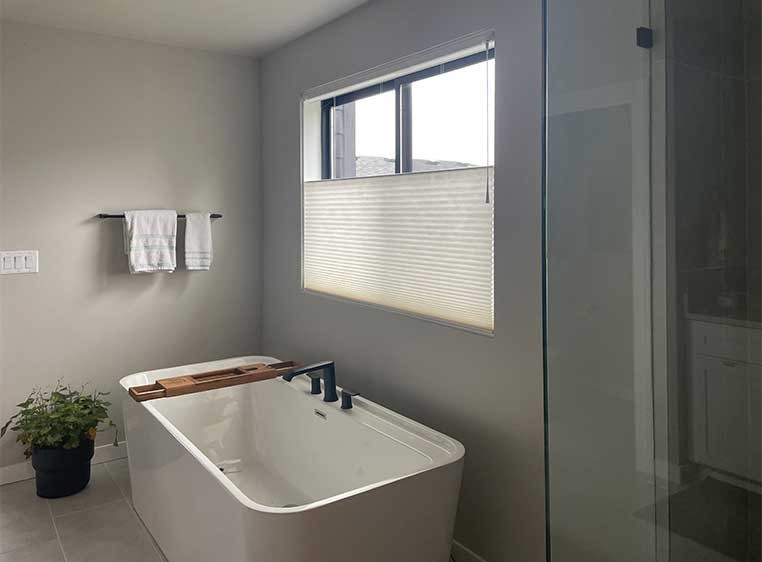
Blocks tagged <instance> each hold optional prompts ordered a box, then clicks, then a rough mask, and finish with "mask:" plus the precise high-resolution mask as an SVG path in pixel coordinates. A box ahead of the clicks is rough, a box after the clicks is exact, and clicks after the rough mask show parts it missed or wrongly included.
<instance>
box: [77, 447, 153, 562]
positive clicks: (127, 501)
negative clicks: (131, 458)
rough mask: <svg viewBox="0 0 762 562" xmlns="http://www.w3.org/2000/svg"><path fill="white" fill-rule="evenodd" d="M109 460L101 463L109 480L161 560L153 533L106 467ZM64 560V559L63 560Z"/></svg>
mask: <svg viewBox="0 0 762 562" xmlns="http://www.w3.org/2000/svg"><path fill="white" fill-rule="evenodd" d="M110 462H113V461H109V462H106V463H103V466H104V468H105V469H106V473H107V474H108V476H109V478H111V481H112V482H113V483H114V484H115V485H116V487H117V488H118V489H119V493H120V494H121V496H122V499H123V500H124V502H125V503H126V504H127V507H129V508H130V512H131V513H132V516H133V517H134V518H135V521H137V523H138V526H139V527H140V529H141V530H142V531H143V532H145V533H146V534H147V535H148V540H149V541H150V542H151V546H152V547H153V550H154V553H155V554H156V556H158V562H161V561H162V560H164V559H166V556H164V553H163V552H161V551H160V549H159V545H158V543H157V542H156V539H155V538H153V535H152V534H151V532H150V531H149V530H148V528H147V527H146V526H145V523H143V520H142V519H141V518H140V516H139V515H138V512H137V511H136V510H135V506H134V505H132V502H131V501H130V500H129V499H128V498H127V496H126V495H125V493H124V490H122V487H121V486H120V485H119V483H118V482H117V481H116V478H114V476H113V475H112V474H111V471H110V470H109V469H108V465H109V463H110ZM128 466H129V465H128ZM64 562H66V561H64Z"/></svg>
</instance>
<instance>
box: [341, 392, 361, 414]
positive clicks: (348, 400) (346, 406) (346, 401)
mask: <svg viewBox="0 0 762 562" xmlns="http://www.w3.org/2000/svg"><path fill="white" fill-rule="evenodd" d="M359 395H360V393H359V392H355V391H354V390H349V389H348V388H342V389H341V409H342V410H351V409H352V397H353V396H359Z"/></svg>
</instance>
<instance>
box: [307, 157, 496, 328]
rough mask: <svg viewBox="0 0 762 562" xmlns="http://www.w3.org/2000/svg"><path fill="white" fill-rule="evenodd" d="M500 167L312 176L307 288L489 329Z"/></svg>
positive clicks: (492, 322) (308, 228) (308, 211)
mask: <svg viewBox="0 0 762 562" xmlns="http://www.w3.org/2000/svg"><path fill="white" fill-rule="evenodd" d="M493 174H494V171H493V168H492V167H473V168H465V169H458V170H446V171H435V172H419V173H414V174H397V175H388V176H377V177H366V178H350V179H339V180H321V181H311V182H305V183H304V205H303V221H304V223H303V254H302V259H303V285H304V288H305V289H306V290H308V291H314V292H318V293H324V294H327V295H332V296H335V297H341V298H346V299H351V300H354V301H359V302H363V303H367V304H371V305H376V306H379V307H384V308H388V309H392V310H396V311H399V312H403V313H407V314H412V315H416V316H421V317H425V318H429V319H432V320H435V321H440V322H445V323H448V324H454V325H457V326H461V327H465V328H470V329H474V330H477V331H482V332H486V333H491V332H492V331H493V330H494V319H493V316H494V315H493V305H494V281H493V279H494V276H493V270H494V240H493V221H494V207H493V205H494V203H493V202H494V197H493V196H492V195H493V194H492V193H491V192H492V191H493ZM488 189H489V191H490V194H489V198H487V197H486V195H487V190H488Z"/></svg>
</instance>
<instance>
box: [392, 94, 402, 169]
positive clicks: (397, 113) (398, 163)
mask: <svg viewBox="0 0 762 562" xmlns="http://www.w3.org/2000/svg"><path fill="white" fill-rule="evenodd" d="M401 101H402V100H401V98H400V86H399V84H397V85H396V86H395V88H394V173H395V174H399V173H400V170H401V169H402V152H401V151H400V135H401V134H402V129H401V127H400V123H401V121H402V110H401V106H400V103H401Z"/></svg>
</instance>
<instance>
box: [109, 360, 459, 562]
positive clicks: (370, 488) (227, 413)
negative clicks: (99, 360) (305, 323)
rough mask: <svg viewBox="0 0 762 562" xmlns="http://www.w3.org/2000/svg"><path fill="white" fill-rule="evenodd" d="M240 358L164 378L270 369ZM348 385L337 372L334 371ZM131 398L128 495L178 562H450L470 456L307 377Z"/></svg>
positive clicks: (149, 378)
mask: <svg viewBox="0 0 762 562" xmlns="http://www.w3.org/2000/svg"><path fill="white" fill-rule="evenodd" d="M276 361H277V360H276V359H275V358H272V357H261V356H253V357H239V358H235V359H228V360H224V361H213V362H209V363H200V364H196V365H187V366H183V367H176V368H172V369H163V370H158V371H150V372H146V373H138V374H135V375H130V376H128V377H125V378H123V379H122V380H121V381H120V382H121V385H122V386H123V387H124V388H125V390H126V389H127V388H129V387H131V386H136V385H142V384H150V383H152V382H154V381H155V380H156V379H161V378H167V377H173V376H178V375H185V374H191V373H200V372H204V371H213V370H217V369H225V368H229V367H235V366H240V365H248V364H253V363H274V362H276ZM338 375H339V377H340V376H341V372H339V373H338ZM125 396H127V397H126V398H125V400H124V418H125V426H126V433H127V443H128V450H129V464H130V477H131V480H132V498H133V502H134V505H135V508H136V510H137V512H138V514H139V515H140V517H141V518H142V519H143V521H144V522H145V524H146V526H147V527H148V529H149V530H150V532H151V533H152V534H153V536H154V538H155V539H156V541H157V542H158V544H159V546H160V547H161V549H162V550H163V551H164V554H165V555H166V556H167V558H168V559H169V560H170V562H350V561H351V562H447V561H448V560H449V553H450V543H451V540H452V529H453V524H454V519H455V510H456V506H457V501H458V492H459V488H460V481H461V472H462V468H463V455H464V449H463V446H462V445H461V444H460V443H458V442H457V441H455V440H454V439H450V438H449V437H447V436H445V435H442V434H441V433H438V432H436V431H433V430H431V429H429V428H427V427H424V426H422V425H421V424H418V423H416V422H414V421H411V420H409V419H407V418H405V417H403V416H400V415H398V414H395V413H394V412H391V411H389V410H387V409H386V408H383V407H381V406H378V405H377V404H374V403H373V402H370V401H368V400H365V399H363V398H361V397H358V398H355V400H354V408H353V409H351V410H342V409H341V408H340V406H339V402H334V403H325V402H323V401H322V395H311V394H310V384H309V378H308V377H304V376H300V377H296V378H295V379H294V380H293V381H292V382H290V383H288V382H286V381H284V380H283V379H280V378H279V379H273V380H268V381H264V382H256V383H250V384H244V385H240V386H235V387H228V388H223V389H218V390H212V391H208V392H201V393H197V394H189V395H185V396H177V397H173V398H160V399H157V400H151V401H147V402H141V403H138V402H135V401H133V400H132V398H130V397H129V396H128V395H126V393H125Z"/></svg>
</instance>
